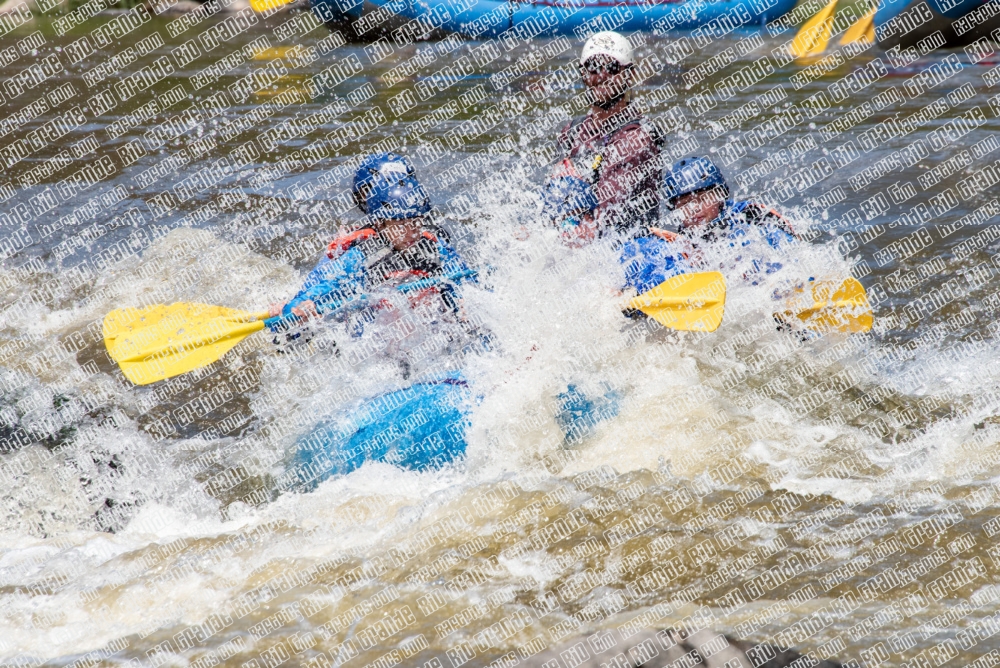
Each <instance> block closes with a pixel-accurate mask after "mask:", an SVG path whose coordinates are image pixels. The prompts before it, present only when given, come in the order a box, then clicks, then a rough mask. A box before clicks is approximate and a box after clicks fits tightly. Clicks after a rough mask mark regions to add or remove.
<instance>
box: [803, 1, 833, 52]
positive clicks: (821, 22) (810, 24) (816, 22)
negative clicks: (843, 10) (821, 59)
mask: <svg viewBox="0 0 1000 668" xmlns="http://www.w3.org/2000/svg"><path fill="white" fill-rule="evenodd" d="M836 8H837V0H830V3H829V4H828V5H827V6H826V7H824V8H823V9H821V10H819V11H818V12H817V13H816V15H815V16H813V17H812V18H811V19H809V20H808V21H806V22H805V23H804V24H802V27H801V28H799V31H798V32H797V33H796V34H795V39H793V40H792V55H793V56H795V58H807V57H810V56H817V55H819V54H821V53H823V52H824V51H825V50H826V45H827V43H828V42H829V41H830V34H831V33H832V32H833V11H834V10H835V9H836Z"/></svg>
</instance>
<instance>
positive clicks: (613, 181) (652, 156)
mask: <svg viewBox="0 0 1000 668" xmlns="http://www.w3.org/2000/svg"><path fill="white" fill-rule="evenodd" d="M580 74H581V75H582V77H583V83H584V84H585V85H586V86H587V97H588V99H589V101H590V103H591V107H590V110H589V111H588V112H587V114H586V115H584V116H582V117H580V118H577V119H574V120H573V121H571V122H570V123H568V124H567V125H566V126H565V127H564V128H563V129H562V132H561V133H560V137H559V146H560V148H561V149H562V150H563V151H564V152H565V153H564V155H565V157H564V159H563V160H562V162H561V163H560V165H559V167H557V169H556V171H555V174H554V176H557V177H558V176H566V175H568V176H577V177H579V178H582V179H584V180H586V181H588V182H589V183H591V184H592V185H593V189H594V193H595V195H596V196H597V202H598V207H597V224H598V227H599V232H600V233H602V234H603V233H607V232H610V231H617V232H619V233H624V234H626V235H633V234H635V233H643V232H644V230H645V228H646V226H648V225H650V224H654V223H655V221H656V218H657V215H658V212H659V204H660V198H659V184H660V180H661V164H660V145H661V143H662V140H661V138H660V134H659V132H657V130H656V127H655V126H653V125H652V123H650V122H649V121H647V120H646V119H645V118H644V117H643V116H642V114H641V113H639V111H638V110H637V109H635V107H634V106H633V105H632V103H631V94H630V89H631V87H632V86H633V85H634V83H635V56H634V54H633V51H632V45H631V44H629V41H628V40H627V39H626V38H625V37H624V36H622V35H620V34H618V33H616V32H611V31H605V32H599V33H595V34H594V35H591V37H590V39H588V40H587V42H586V44H584V45H583V52H582V53H581V54H580Z"/></svg>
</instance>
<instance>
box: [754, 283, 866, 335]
mask: <svg viewBox="0 0 1000 668" xmlns="http://www.w3.org/2000/svg"><path fill="white" fill-rule="evenodd" d="M811 286H812V289H811V290H810V292H809V294H807V293H806V291H805V289H804V288H800V289H799V290H797V291H796V293H794V294H793V295H791V296H790V297H789V298H788V299H787V300H786V306H787V310H785V311H784V312H782V313H775V314H774V317H775V318H776V319H777V320H779V321H781V322H784V323H790V324H795V323H796V321H797V324H799V325H804V326H805V327H806V328H807V329H811V330H814V331H817V332H828V331H834V332H845V333H858V332H868V331H871V328H872V325H873V324H874V317H873V315H872V307H871V304H869V303H868V295H867V293H865V288H864V286H863V285H861V283H859V282H858V281H857V279H855V278H848V279H847V280H845V281H843V282H837V281H815V282H813V283H811Z"/></svg>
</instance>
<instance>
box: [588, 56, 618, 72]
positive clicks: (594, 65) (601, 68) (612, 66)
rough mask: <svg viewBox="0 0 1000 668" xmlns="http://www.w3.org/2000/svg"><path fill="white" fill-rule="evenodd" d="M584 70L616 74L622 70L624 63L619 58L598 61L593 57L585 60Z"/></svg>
mask: <svg viewBox="0 0 1000 668" xmlns="http://www.w3.org/2000/svg"><path fill="white" fill-rule="evenodd" d="M581 67H582V68H583V70H584V71H586V72H589V73H590V74H600V73H602V72H603V73H606V74H611V75H615V74H618V73H619V72H621V71H622V64H621V63H619V62H618V61H617V60H606V61H604V62H598V61H597V60H596V59H594V58H591V59H590V60H588V61H587V62H585V63H584V64H583V65H582V66H581Z"/></svg>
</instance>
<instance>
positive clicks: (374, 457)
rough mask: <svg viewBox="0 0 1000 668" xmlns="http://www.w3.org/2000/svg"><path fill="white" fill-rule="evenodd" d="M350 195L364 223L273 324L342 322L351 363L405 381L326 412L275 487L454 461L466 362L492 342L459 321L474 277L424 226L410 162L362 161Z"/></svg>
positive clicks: (466, 400) (465, 394) (309, 485)
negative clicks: (353, 351) (371, 466)
mask: <svg viewBox="0 0 1000 668" xmlns="http://www.w3.org/2000/svg"><path fill="white" fill-rule="evenodd" d="M352 195H353V196H354V200H355V202H356V203H357V205H358V208H359V209H360V210H361V211H362V212H363V213H364V214H365V215H366V218H365V223H364V224H363V225H362V226H361V227H359V228H358V229H354V230H352V231H350V232H348V233H346V234H343V235H341V236H339V237H338V238H336V239H334V240H333V241H332V242H331V243H330V245H329V246H328V248H327V250H326V253H325V254H324V257H323V258H322V259H321V260H320V262H319V264H317V265H316V267H315V268H314V269H313V270H312V271H311V272H310V273H309V275H308V277H307V278H306V281H305V283H304V285H303V286H302V289H301V290H299V292H298V293H297V294H296V295H295V296H294V297H293V298H292V299H291V300H290V301H289V302H288V303H286V304H283V305H280V306H279V305H275V306H274V307H272V313H280V314H282V315H283V316H285V318H286V319H288V320H292V321H294V320H296V319H298V320H299V321H301V322H307V321H314V320H315V319H317V318H321V317H322V318H324V319H325V320H330V319H332V320H334V322H335V323H344V324H345V325H346V329H347V331H348V333H349V334H350V336H351V337H352V338H357V339H362V340H363V341H362V343H364V344H365V345H363V346H362V349H363V350H364V351H365V353H366V354H365V355H363V356H359V358H355V357H354V356H352V357H351V358H349V359H351V361H352V364H365V365H376V366H378V365H388V368H389V369H392V367H393V365H398V368H399V370H400V375H399V377H398V378H397V382H395V383H393V382H392V381H391V380H389V379H388V378H387V381H388V382H389V387H388V388H387V390H388V391H386V392H385V393H383V394H380V395H377V396H374V397H368V398H366V399H364V400H363V401H362V402H361V403H360V405H346V406H340V405H338V406H331V408H330V413H329V415H328V416H326V417H325V418H324V419H322V420H321V421H320V422H319V423H318V424H316V425H314V426H313V427H312V429H311V430H310V431H309V433H307V434H305V435H303V436H301V437H300V438H299V439H298V441H297V442H296V444H295V448H294V450H293V456H292V458H291V460H290V463H289V466H288V467H287V468H286V470H285V472H284V473H283V474H282V475H281V477H280V480H279V487H281V488H287V489H293V488H295V489H301V490H305V491H308V490H310V489H313V488H314V487H315V486H316V485H317V484H318V483H319V482H321V481H323V480H325V479H327V478H330V477H331V476H335V475H342V474H347V473H350V472H351V471H353V470H355V469H357V468H359V467H361V466H363V465H364V464H365V463H366V462H373V461H379V462H385V463H389V464H393V465H395V466H398V467H400V468H408V469H414V470H426V469H432V468H438V467H439V466H441V465H444V464H446V463H448V462H451V461H454V460H455V459H457V458H459V457H461V456H462V455H463V454H464V452H465V448H466V440H465V430H466V422H467V419H468V411H469V406H470V403H471V402H472V401H474V397H473V396H472V393H471V389H470V388H469V386H468V383H467V382H466V380H465V379H464V377H463V375H462V371H461V368H462V366H463V363H462V361H463V357H464V355H465V354H467V353H475V352H480V351H484V350H488V349H490V346H491V345H492V342H493V339H492V336H491V335H490V334H489V332H487V331H486V330H485V328H483V327H482V326H478V327H477V326H475V325H474V324H472V323H470V321H469V319H468V318H467V317H466V316H465V313H464V309H463V308H462V307H461V304H460V301H459V299H458V292H457V290H456V287H457V286H458V285H460V284H462V283H464V282H466V281H474V280H475V277H474V274H473V272H472V271H471V270H470V269H469V266H468V265H467V264H466V262H465V261H464V260H463V259H462V257H461V256H460V255H459V253H458V252H457V251H456V250H455V248H454V247H453V246H452V245H451V243H450V242H449V241H448V238H447V236H446V235H445V233H444V232H443V231H442V230H440V229H438V228H437V227H435V226H433V225H432V224H431V222H430V213H431V205H430V199H429V198H428V196H427V193H426V192H425V191H424V189H423V187H422V186H421V185H420V183H419V182H418V180H417V178H416V175H415V173H414V170H413V167H412V165H410V163H409V161H408V160H406V158H404V157H403V156H400V155H398V154H395V153H380V154H375V155H370V156H367V157H366V158H364V159H363V160H362V161H361V163H360V165H359V166H358V169H357V172H356V174H355V177H354V183H353V187H352ZM373 351H374V352H375V354H371V353H372V352H373ZM366 372H367V369H366ZM379 377H382V376H379ZM393 386H395V387H393Z"/></svg>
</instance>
